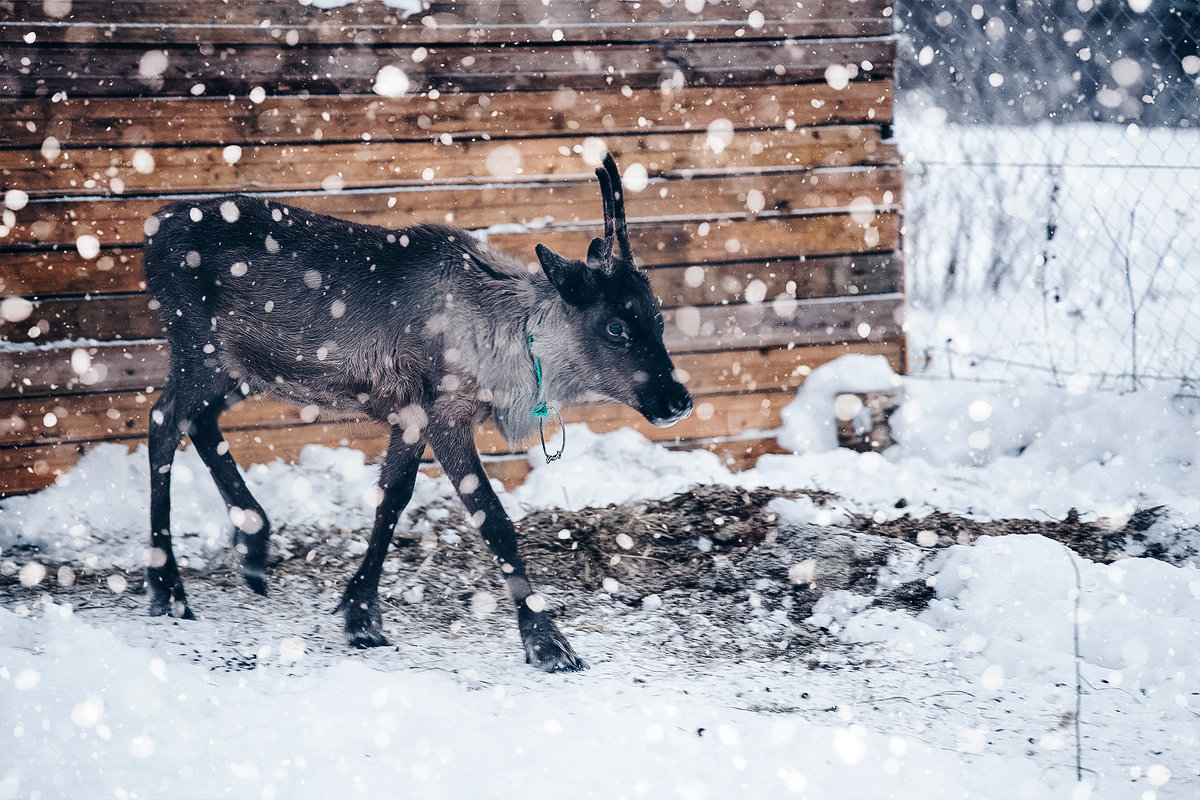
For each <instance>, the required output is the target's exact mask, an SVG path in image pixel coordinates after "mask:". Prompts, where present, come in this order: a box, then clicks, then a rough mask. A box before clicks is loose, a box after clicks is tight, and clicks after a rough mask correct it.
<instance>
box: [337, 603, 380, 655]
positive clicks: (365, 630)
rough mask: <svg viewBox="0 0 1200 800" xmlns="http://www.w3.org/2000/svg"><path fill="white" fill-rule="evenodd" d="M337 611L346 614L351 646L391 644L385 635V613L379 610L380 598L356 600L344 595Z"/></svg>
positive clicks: (348, 640)
mask: <svg viewBox="0 0 1200 800" xmlns="http://www.w3.org/2000/svg"><path fill="white" fill-rule="evenodd" d="M348 594H349V591H347V595H348ZM337 611H343V612H345V614H346V641H347V642H349V643H350V646H351V647H359V648H367V647H386V646H387V645H388V644H390V642H389V641H388V640H387V637H386V636H384V635H383V613H382V612H381V611H380V610H379V601H378V600H370V601H367V602H355V601H353V600H351V599H350V598H349V597H343V598H342V602H341V603H340V604H338V607H337Z"/></svg>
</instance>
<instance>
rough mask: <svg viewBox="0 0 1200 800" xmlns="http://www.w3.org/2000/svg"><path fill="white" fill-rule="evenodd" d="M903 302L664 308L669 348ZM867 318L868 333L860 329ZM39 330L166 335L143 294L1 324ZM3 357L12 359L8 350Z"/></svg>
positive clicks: (759, 334)
mask: <svg viewBox="0 0 1200 800" xmlns="http://www.w3.org/2000/svg"><path fill="white" fill-rule="evenodd" d="M901 306H902V296H901V295H899V294H886V295H866V296H852V297H827V298H796V297H795V296H794V295H792V294H789V293H786V292H785V293H782V294H780V295H777V296H775V297H772V298H769V299H763V300H759V301H757V302H748V303H737V304H729V305H716V306H680V307H677V308H665V309H664V311H663V317H664V319H665V320H666V330H665V332H664V336H663V338H664V341H665V342H666V343H667V346H668V347H670V348H672V349H673V350H679V351H681V352H686V351H691V350H715V349H720V348H731V347H732V348H743V347H769V346H772V345H777V344H796V345H800V344H832V343H838V342H842V341H856V340H857V339H859V338H862V339H866V338H871V339H882V338H890V337H895V336H897V335H898V332H899V330H900V327H899V326H900V320H899V319H898V318H897V317H898V315H899V314H900V313H901V311H900V309H901ZM863 325H866V326H867V328H866V330H867V331H868V333H867V334H860V333H858V331H859V329H860V327H861V326H863ZM39 331H40V332H41V335H40V336H39V337H37V338H38V339H43V340H48V341H56V340H75V339H87V340H96V339H105V340H109V341H113V340H120V339H127V340H142V339H161V338H162V337H164V336H165V332H164V330H163V328H162V324H161V322H160V321H159V318H158V315H157V313H155V312H153V311H151V310H149V308H148V307H147V298H146V296H145V295H142V294H122V295H107V296H103V297H94V298H91V299H90V300H74V299H64V300H45V301H40V302H38V303H36V304H35V306H34V313H33V316H31V317H30V318H29V319H28V320H25V321H23V322H20V323H8V322H5V323H3V324H0V334H3V335H4V336H5V338H7V339H9V340H10V341H14V342H27V341H30V340H31V339H33V338H34V337H32V336H31V335H30V334H31V333H33V332H39ZM10 352H11V351H10ZM18 352H19V351H18ZM4 360H6V361H7V360H9V359H8V358H7V354H6V358H5V359H4ZM13 360H16V361H21V360H23V359H22V358H21V357H20V356H17V357H16V358H14V359H13ZM0 363H3V362H2V361H0ZM92 368H94V367H92ZM13 369H14V372H20V370H19V369H17V368H13ZM0 377H2V376H0Z"/></svg>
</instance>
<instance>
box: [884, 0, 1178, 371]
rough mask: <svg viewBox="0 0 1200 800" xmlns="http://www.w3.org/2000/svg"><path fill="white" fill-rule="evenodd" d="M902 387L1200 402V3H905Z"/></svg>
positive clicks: (900, 122) (900, 111)
mask: <svg viewBox="0 0 1200 800" xmlns="http://www.w3.org/2000/svg"><path fill="white" fill-rule="evenodd" d="M897 16H898V20H899V23H898V24H899V25H900V28H901V31H902V39H901V50H900V53H899V56H898V62H897V64H898V76H897V137H898V139H899V141H900V143H901V146H902V148H903V149H904V151H905V154H906V158H907V163H908V177H907V197H906V220H907V223H906V256H907V262H908V271H907V283H906V290H907V293H908V298H909V317H908V322H909V345H910V353H911V354H912V355H911V360H910V371H911V372H912V373H913V374H915V375H928V376H931V377H954V378H974V379H983V380H1005V381H1010V380H1015V379H1027V378H1033V379H1041V380H1046V381H1050V382H1053V383H1055V384H1058V385H1061V386H1066V387H1067V388H1072V389H1078V390H1080V391H1083V390H1086V389H1088V388H1092V387H1098V388H1109V389H1119V390H1136V389H1139V388H1143V387H1147V386H1150V385H1155V384H1163V383H1164V382H1165V383H1168V384H1173V385H1174V386H1175V387H1176V388H1178V389H1179V390H1180V392H1181V393H1185V394H1196V393H1197V391H1198V390H1200V52H1198V48H1197V41H1198V40H1200V3H1188V4H1183V5H1181V6H1180V7H1172V6H1170V5H1169V4H1167V3H1166V2H1162V1H1161V0H1070V1H1069V2H1064V1H1062V0H1008V1H1007V2H1001V1H1000V0H986V1H985V2H977V3H971V2H933V3H930V2H916V0H908V1H907V2H906V3H904V4H903V5H901V6H900V7H898V8H897Z"/></svg>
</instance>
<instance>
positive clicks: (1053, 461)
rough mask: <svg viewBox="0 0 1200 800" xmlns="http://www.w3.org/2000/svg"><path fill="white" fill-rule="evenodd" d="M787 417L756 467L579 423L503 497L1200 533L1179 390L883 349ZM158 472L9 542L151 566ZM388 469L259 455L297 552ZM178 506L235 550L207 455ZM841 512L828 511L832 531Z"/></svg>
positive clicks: (105, 466) (533, 455)
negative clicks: (920, 363)
mask: <svg viewBox="0 0 1200 800" xmlns="http://www.w3.org/2000/svg"><path fill="white" fill-rule="evenodd" d="M897 387H899V388H901V389H902V390H903V394H904V401H903V404H902V405H901V407H900V409H899V410H898V411H897V412H896V413H895V414H893V416H892V419H891V422H892V426H893V432H894V434H895V437H896V439H897V441H898V444H897V446H895V447H893V448H890V449H889V450H887V451H885V452H884V453H882V454H880V453H861V454H860V453H855V452H852V451H849V450H845V449H842V448H838V447H836V438H835V436H834V428H833V419H834V416H833V398H834V396H835V395H836V394H838V393H840V392H846V391H869V390H872V389H894V388H897ZM783 418H784V426H783V427H782V428H781V429H780V430H779V431H777V436H778V438H779V441H780V442H781V443H783V444H785V445H786V446H790V447H794V448H796V449H797V450H798V452H796V453H794V454H792V455H766V456H763V457H762V458H760V459H759V463H758V466H757V467H755V468H754V469H750V470H747V471H745V472H741V473H731V472H730V471H729V470H728V469H727V468H726V467H725V466H723V465H722V464H721V462H720V459H719V458H718V457H717V456H715V455H713V454H712V453H709V452H707V451H704V450H696V451H690V452H684V451H676V450H669V449H667V448H665V447H662V446H661V445H658V444H655V443H653V442H650V441H649V440H647V439H645V438H644V437H642V436H640V435H639V434H637V433H635V432H633V431H630V430H619V431H615V432H613V433H608V434H603V435H601V434H596V433H593V432H592V431H591V430H589V429H588V428H587V427H586V426H584V425H572V426H569V427H568V429H567V434H566V435H567V448H566V450H565V452H564V455H563V457H562V459H561V460H560V461H556V462H554V463H553V464H549V465H547V464H546V463H545V460H544V458H543V456H542V453H541V450H540V448H538V447H535V448H533V449H531V450H530V453H529V461H530V464H531V465H532V466H533V472H532V473H531V474H530V476H529V478H528V479H527V480H526V482H525V483H524V485H522V486H521V487H519V488H518V489H516V490H515V491H514V492H512V493H502V494H501V498H502V500H503V502H504V504H505V507H506V508H507V510H508V511H509V513H510V514H512V515H513V517H514V518H520V516H522V515H523V514H524V513H525V511H526V510H527V509H532V508H547V507H555V506H558V507H562V508H568V509H572V510H577V509H580V508H583V507H586V506H603V505H606V504H608V503H622V502H628V501H631V500H637V499H644V498H651V497H664V496H667V495H670V494H673V493H676V492H679V491H683V490H684V489H687V488H689V487H690V486H693V485H696V484H699V483H725V484H729V485H732V486H745V487H753V486H766V487H771V488H779V489H789V488H790V489H819V490H824V491H827V492H833V493H835V494H838V495H841V497H842V498H843V501H840V502H841V505H839V506H838V508H841V509H842V511H838V510H836V509H834V510H833V515H834V517H837V518H838V519H847V518H848V517H849V515H850V514H853V513H858V514H862V515H864V516H876V517H877V518H879V516H878V515H882V518H884V519H893V518H895V517H898V516H901V515H903V514H912V515H914V516H921V515H923V514H927V513H928V512H930V511H932V510H934V509H940V510H943V511H950V512H955V513H959V514H965V515H969V516H972V517H975V518H978V519H1000V518H1024V517H1036V518H1052V519H1062V518H1064V517H1065V516H1066V515H1067V513H1068V511H1069V510H1070V509H1072V508H1074V509H1077V510H1078V512H1079V513H1080V515H1081V517H1082V518H1084V519H1089V520H1095V519H1108V520H1111V521H1112V524H1113V525H1114V527H1117V528H1120V527H1121V525H1122V524H1123V523H1124V521H1125V520H1127V519H1129V517H1130V516H1131V515H1133V514H1134V513H1135V512H1136V511H1138V510H1139V509H1147V508H1154V507H1158V506H1165V507H1166V509H1167V510H1168V511H1167V512H1166V513H1165V515H1164V517H1165V521H1164V523H1163V524H1165V525H1167V526H1168V527H1169V528H1170V532H1171V533H1173V534H1177V533H1179V532H1180V531H1184V530H1185V529H1193V530H1192V533H1190V534H1187V535H1192V536H1195V535H1196V534H1195V531H1194V529H1195V528H1196V526H1198V525H1200V495H1197V493H1196V491H1195V487H1196V481H1197V465H1198V464H1200V406H1198V405H1197V404H1195V403H1191V404H1189V403H1188V401H1186V400H1182V399H1177V398H1174V397H1172V396H1170V395H1168V394H1165V393H1155V392H1151V391H1143V392H1138V393H1134V394H1128V395H1115V394H1103V393H1091V394H1072V393H1071V392H1069V391H1066V390H1055V389H1048V388H1045V387H1042V386H1038V385H1035V384H1032V383H1029V384H1017V385H1014V386H1009V387H996V386H992V385H983V384H973V383H947V382H942V381H923V380H916V379H911V378H902V377H899V376H896V375H894V374H893V373H892V372H891V370H890V369H888V367H887V364H886V361H885V360H884V359H883V358H881V357H870V356H846V357H843V358H841V359H838V360H837V361H835V362H832V363H830V364H827V365H825V366H823V367H820V368H819V369H817V370H815V371H814V372H813V373H812V375H810V376H809V378H808V380H807V382H806V383H805V384H804V386H803V387H802V388H801V390H800V391H799V392H798V393H797V396H796V399H795V400H794V401H793V402H792V403H791V404H790V405H789V406H788V407H787V408H786V409H785V410H784V414H783ZM147 469H148V467H147V460H146V454H145V449H144V448H139V449H138V450H137V451H135V452H134V453H132V454H128V453H126V451H125V449H124V448H123V447H121V446H119V445H100V446H98V447H96V448H95V449H93V450H92V451H91V452H90V453H88V455H86V456H85V457H84V458H83V459H82V460H81V461H80V462H79V465H78V466H77V467H76V468H75V469H73V470H72V471H71V472H70V473H68V474H67V475H66V476H64V477H63V478H62V479H60V481H59V483H58V484H57V485H55V486H52V487H50V488H48V489H46V490H44V491H42V492H40V493H38V494H35V495H31V496H27V497H15V498H10V499H8V500H5V501H4V502H3V506H2V507H3V509H4V514H3V517H2V518H0V545H2V546H3V547H4V549H5V550H8V549H9V548H12V547H14V546H32V547H36V548H38V549H39V550H40V551H41V552H42V553H43V554H44V555H45V557H47V558H49V559H50V560H53V561H56V562H66V563H81V564H84V565H85V566H89V567H108V566H117V567H122V568H129V567H138V566H140V565H141V564H142V563H143V558H144V548H145V541H144V540H143V539H144V537H143V528H144V527H145V522H144V520H147V519H148V518H149V511H148V508H149V490H148V485H149V478H148V475H147ZM377 470H378V468H377V467H376V466H375V465H373V464H368V463H366V461H365V460H364V457H363V455H362V454H361V453H359V452H358V451H355V450H349V449H338V450H331V449H328V448H324V447H319V446H310V447H307V448H305V449H304V450H303V452H302V453H301V457H300V461H299V463H298V464H295V465H288V464H284V463H283V462H281V461H276V462H272V463H270V464H261V465H255V466H253V467H251V468H250V469H249V470H248V471H247V473H246V480H247V484H248V485H249V487H250V490H251V492H252V493H253V494H254V495H255V497H257V498H258V500H259V502H260V503H262V504H263V507H264V508H265V509H266V511H267V515H268V517H269V518H270V520H271V523H272V526H273V528H274V530H275V531H277V532H280V533H281V535H282V537H283V540H284V545H285V549H286V540H287V537H288V535H289V531H290V532H293V533H295V532H312V531H318V530H326V531H327V530H331V529H332V530H343V531H361V530H364V529H368V530H369V528H370V526H371V522H372V520H373V518H374V504H375V500H376V491H375V480H376V476H377V474H378V471H377ZM451 494H452V492H451V490H450V487H449V484H448V483H447V482H446V481H444V480H433V479H430V478H426V477H424V476H422V477H421V478H420V479H419V480H418V482H417V488H416V493H415V496H414V499H413V502H412V503H410V505H409V508H410V509H411V508H414V507H416V506H420V505H422V504H424V503H428V502H430V501H431V500H433V499H435V498H439V497H448V496H450V495H451ZM172 498H173V499H172V519H173V532H174V534H175V539H176V547H177V554H178V555H180V556H181V557H183V558H186V559H188V561H187V563H188V565H190V566H193V567H196V568H203V567H204V565H205V563H206V562H207V561H208V560H209V559H210V558H211V557H212V556H213V555H214V554H215V553H218V552H221V551H222V550H223V549H224V548H225V547H226V543H227V542H228V535H229V529H230V525H229V522H228V520H227V519H226V517H225V507H224V504H223V502H222V501H221V498H220V496H219V495H218V493H217V491H216V488H215V487H214V486H213V483H212V481H211V479H210V478H209V476H208V473H207V471H206V469H205V467H204V465H203V464H202V463H201V462H200V460H199V458H198V457H197V456H196V455H195V454H194V453H193V452H192V451H190V450H189V451H185V452H184V453H182V454H180V456H179V457H178V459H177V460H176V466H175V470H174V481H173V491H172ZM798 502H799V503H801V504H803V502H804V501H798ZM818 511H819V512H820V513H819V514H818ZM826 511H827V509H820V510H814V511H813V512H812V514H813V515H817V516H813V517H812V518H813V519H814V521H820V520H824V524H831V523H833V521H834V520H833V517H828V518H827V517H826V516H825V512H826ZM409 524H410V522H409V521H408V518H407V517H406V518H405V520H403V521H402V522H401V526H402V528H403V527H404V526H406V525H409Z"/></svg>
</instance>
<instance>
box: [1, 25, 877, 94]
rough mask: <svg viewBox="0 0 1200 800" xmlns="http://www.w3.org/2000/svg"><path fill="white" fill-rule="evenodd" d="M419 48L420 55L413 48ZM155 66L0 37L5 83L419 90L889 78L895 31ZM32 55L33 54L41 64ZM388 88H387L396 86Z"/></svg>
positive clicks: (178, 57) (121, 89)
mask: <svg viewBox="0 0 1200 800" xmlns="http://www.w3.org/2000/svg"><path fill="white" fill-rule="evenodd" d="M418 49H419V50H421V51H422V52H423V56H422V55H421V54H419V53H418V52H417V51H418ZM155 52H156V53H161V54H162V55H161V56H157V57H156V58H155V62H156V63H154V64H153V68H152V69H148V68H147V65H146V62H145V61H143V59H144V57H145V51H144V50H142V49H141V48H108V47H88V46H80V45H74V44H70V45H68V44H48V45H45V46H40V47H39V46H37V44H36V43H35V44H32V45H28V44H24V43H21V44H15V45H8V46H6V47H4V48H2V49H0V95H3V96H6V97H35V96H40V97H50V96H52V95H55V94H58V93H66V94H67V95H70V96H73V97H113V96H127V97H137V96H143V95H178V96H186V95H189V94H233V95H248V94H249V93H250V92H251V90H253V89H255V88H256V87H262V88H265V89H266V90H267V91H268V92H269V93H270V94H285V93H297V92H300V91H307V92H309V93H310V94H347V93H349V94H364V93H367V92H370V91H372V87H374V86H375V85H376V78H377V76H378V74H379V72H380V70H381V69H383V68H384V67H387V66H392V67H397V65H401V67H402V69H403V73H404V75H405V76H406V77H405V79H404V81H403V83H402V84H393V85H395V86H398V87H399V88H403V89H404V90H406V91H408V92H411V93H413V94H420V93H422V92H428V91H430V90H436V91H438V92H453V93H466V92H496V91H515V90H521V89H542V88H544V87H547V86H553V87H559V86H563V87H571V88H574V89H585V88H586V89H603V88H606V87H608V86H610V85H611V84H612V81H613V80H616V81H619V83H620V85H623V86H629V87H631V88H638V89H649V88H655V87H658V86H660V85H661V84H662V83H663V82H664V81H667V82H670V81H672V80H673V76H674V75H675V74H676V73H678V74H679V75H680V76H681V79H682V81H683V82H684V83H687V84H688V85H690V86H744V85H756V86H759V85H770V84H782V83H796V82H815V81H822V80H824V79H825V70H826V68H827V67H829V65H830V64H852V65H868V66H869V68H867V67H857V66H856V71H857V78H858V79H860V80H863V79H880V78H890V77H891V74H892V61H893V59H894V57H895V43H894V42H893V41H892V40H891V39H890V38H885V37H879V38H856V39H785V40H776V41H747V42H720V41H718V42H688V41H677V42H671V41H666V42H662V41H658V42H648V43H623V42H617V43H611V42H610V43H604V44H586V45H580V46H558V45H556V46H547V45H523V44H516V45H503V44H499V45H486V44H481V45H465V46H442V47H436V48H427V47H425V46H424V45H376V46H372V47H358V46H326V45H305V44H298V45H296V46H294V47H283V48H281V47H279V46H278V45H277V44H276V43H274V42H270V43H264V44H245V45H241V44H239V45H228V46H222V47H221V48H219V49H216V50H215V51H214V49H213V48H204V47H201V48H197V47H195V46H193V45H184V46H180V45H171V44H167V45H164V46H162V48H161V49H158V50H156V51H155ZM25 64H30V65H33V64H36V69H34V68H33V67H32V66H29V67H27V66H25ZM388 91H391V90H390V89H389V90H388Z"/></svg>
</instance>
